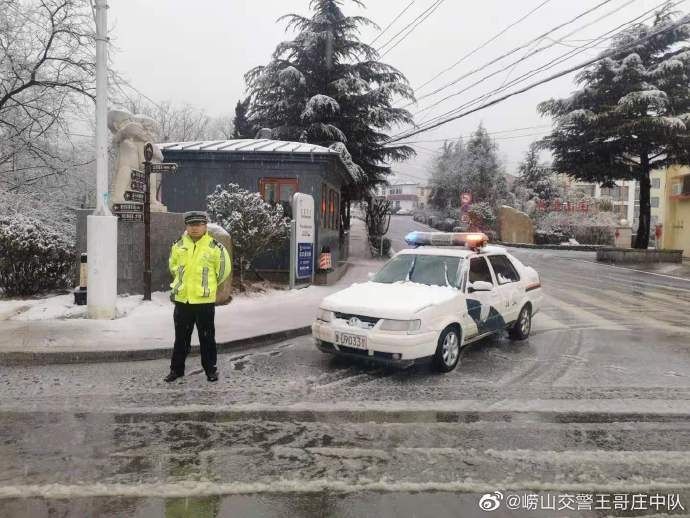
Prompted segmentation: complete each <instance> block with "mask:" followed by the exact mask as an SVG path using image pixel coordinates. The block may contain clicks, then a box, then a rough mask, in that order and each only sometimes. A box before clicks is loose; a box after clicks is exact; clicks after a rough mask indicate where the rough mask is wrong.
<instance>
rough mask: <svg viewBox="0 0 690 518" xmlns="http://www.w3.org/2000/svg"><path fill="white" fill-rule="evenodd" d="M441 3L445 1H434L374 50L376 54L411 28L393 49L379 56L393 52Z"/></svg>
mask: <svg viewBox="0 0 690 518" xmlns="http://www.w3.org/2000/svg"><path fill="white" fill-rule="evenodd" d="M443 2H445V0H434V2H433V3H432V4H431V5H430V6H429V7H427V8H426V9H425V10H424V11H422V12H421V13H420V14H419V15H418V16H417V17H416V18H415V19H414V20H412V21H411V22H410V23H408V24H407V25H405V27H403V28H402V29H401V30H400V31H398V32H397V33H396V34H395V36H393V37H392V38H391V39H389V40H388V41H387V42H386V43H384V44H383V45H381V46H380V47H379V48H378V49H376V50H377V51H378V52H381V51H382V50H383V49H384V48H386V47H387V46H388V45H390V44H391V43H392V42H393V41H395V39H396V38H397V37H398V36H400V35H401V34H402V33H404V32H405V31H407V30H408V28H410V27H411V26H412V28H411V29H410V30H409V31H408V32H407V33H405V34H404V35H403V37H402V38H401V39H400V40H398V42H396V43H395V45H394V46H393V47H391V48H389V49H388V50H386V52H384V53H383V54H382V55H381V57H383V56H385V55H386V54H387V53H388V52H390V51H391V50H393V48H395V47H396V46H397V45H398V44H400V43H401V42H402V41H403V40H404V39H405V38H407V37H408V36H409V35H410V33H411V32H412V31H414V29H415V28H416V27H417V25H419V24H420V23H422V22H423V21H424V20H426V19H427V18H428V17H429V16H431V14H432V13H433V12H434V11H435V10H436V9H437V8H438V7H439V6H440V5H441V4H442V3H443ZM420 18H421V19H420ZM418 20H419V22H418V23H417V24H416V25H415V22H417V21H418Z"/></svg>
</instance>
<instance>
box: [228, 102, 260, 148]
mask: <svg viewBox="0 0 690 518" xmlns="http://www.w3.org/2000/svg"><path fill="white" fill-rule="evenodd" d="M250 101H251V98H249V97H247V98H246V99H245V100H244V101H237V105H236V106H235V119H234V120H233V125H234V127H235V129H234V131H233V134H232V137H233V138H254V135H255V134H256V128H255V127H254V126H253V125H252V123H251V122H250V121H249V118H248V116H247V112H248V111H249V103H250Z"/></svg>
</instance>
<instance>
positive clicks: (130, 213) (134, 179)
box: [113, 143, 177, 300]
mask: <svg viewBox="0 0 690 518" xmlns="http://www.w3.org/2000/svg"><path fill="white" fill-rule="evenodd" d="M151 159H153V144H151V143H147V144H146V145H145V146H144V160H145V161H144V171H143V172H142V171H139V170H137V169H132V171H131V173H130V182H129V186H130V189H131V190H130V191H125V195H124V198H125V200H126V201H127V202H128V203H114V204H113V212H114V213H115V214H116V215H117V217H118V218H119V220H120V221H126V222H136V223H142V222H143V223H144V300H151V174H152V173H174V172H175V171H176V170H177V164H173V163H163V164H153V163H151Z"/></svg>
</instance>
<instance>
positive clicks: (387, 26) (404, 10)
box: [369, 0, 416, 46]
mask: <svg viewBox="0 0 690 518" xmlns="http://www.w3.org/2000/svg"><path fill="white" fill-rule="evenodd" d="M415 1H416V0H412V1H411V2H410V3H409V4H407V7H405V9H403V10H402V11H400V12H399V13H398V15H397V16H396V17H395V18H393V21H392V22H391V23H389V24H388V25H386V28H385V29H383V30H382V31H381V32H379V33H378V35H377V36H376V38H374V39H373V40H371V43H369V46H371V45H373V44H374V43H376V40H378V39H379V38H380V37H381V36H383V35H384V34H385V33H386V31H387V30H388V29H390V28H391V26H392V25H393V24H394V23H395V22H397V21H398V19H399V18H400V17H401V16H402V15H403V14H405V13H406V12H407V10H408V9H409V8H410V7H412V4H414V3H415Z"/></svg>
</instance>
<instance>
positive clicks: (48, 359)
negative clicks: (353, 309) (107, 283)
mask: <svg viewBox="0 0 690 518" xmlns="http://www.w3.org/2000/svg"><path fill="white" fill-rule="evenodd" d="M365 232H366V230H365V228H364V224H363V223H362V222H361V221H360V220H357V219H354V218H353V220H352V229H351V242H350V258H349V260H348V270H347V272H346V273H345V275H344V276H343V277H342V278H341V279H340V280H339V281H338V282H337V283H336V284H335V285H333V286H310V287H308V288H304V289H299V290H292V291H290V290H275V291H272V292H269V293H266V294H261V295H257V296H240V297H237V298H235V299H234V300H233V301H232V302H231V303H230V304H228V305H226V306H218V307H217V308H216V341H217V342H218V345H219V347H218V348H219V352H221V351H224V350H237V349H238V348H242V347H248V346H252V345H257V344H267V343H272V342H278V341H281V340H284V339H286V338H290V337H292V336H298V335H302V334H306V333H308V332H310V326H311V323H312V322H313V320H314V318H315V316H316V312H317V309H318V306H319V303H320V302H321V300H322V299H323V298H324V297H325V296H327V295H329V294H330V293H333V292H335V291H338V290H341V289H343V288H345V287H347V286H349V285H350V284H352V283H354V282H365V281H366V280H367V279H368V276H367V274H368V272H370V271H376V270H378V269H379V268H380V266H381V264H382V261H381V260H376V259H372V258H371V256H370V254H369V251H368V249H367V247H366V233H365ZM62 297H64V298H65V302H64V305H63V307H64V306H66V305H67V304H71V303H70V302H68V301H69V299H70V297H71V296H69V295H64V296H62ZM152 299H153V300H152V301H151V302H140V303H137V304H136V305H135V306H134V307H133V308H131V309H130V310H129V311H128V312H127V313H126V315H125V316H124V317H122V318H117V319H115V320H89V319H86V318H45V319H39V320H20V319H19V318H20V316H21V315H16V314H14V313H17V311H16V310H14V312H13V311H12V310H9V311H7V310H6V311H3V309H2V307H1V306H0V365H8V364H25V363H32V364H36V363H81V362H100V361H126V360H139V359H157V358H167V357H169V356H170V354H171V352H172V344H173V342H174V329H173V319H172V310H173V305H172V303H171V302H170V301H169V300H168V294H167V293H162V292H157V293H154V294H153V296H152ZM15 307H16V304H15ZM21 309H22V310H24V311H26V308H21ZM31 309H32V310H33V311H36V308H31ZM38 309H40V308H38ZM198 343H199V342H198V338H197V335H196V332H195V333H194V337H193V340H192V344H193V349H192V353H193V354H194V353H197V352H198ZM194 346H196V347H194Z"/></svg>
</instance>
